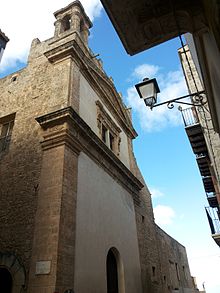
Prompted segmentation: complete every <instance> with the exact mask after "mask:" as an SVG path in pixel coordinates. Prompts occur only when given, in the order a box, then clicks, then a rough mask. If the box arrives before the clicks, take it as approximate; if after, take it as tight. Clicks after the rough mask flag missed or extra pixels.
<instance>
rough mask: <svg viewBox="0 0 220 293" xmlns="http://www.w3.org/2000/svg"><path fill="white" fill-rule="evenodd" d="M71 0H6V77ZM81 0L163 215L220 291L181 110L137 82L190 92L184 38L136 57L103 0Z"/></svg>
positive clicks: (166, 92)
mask: <svg viewBox="0 0 220 293" xmlns="http://www.w3.org/2000/svg"><path fill="white" fill-rule="evenodd" d="M69 2H70V1H64V0H63V1H60V0H56V1H52V0H48V1H47V3H45V1H44V2H43V0H39V1H38V2H37V3H36V2H34V1H33V0H29V1H28V0H23V1H22V3H21V2H20V3H19V4H17V3H14V1H11V0H8V1H7V3H4V4H3V5H2V4H1V11H0V20H1V22H0V27H1V29H2V30H3V31H4V32H5V33H6V34H7V35H8V37H9V38H10V42H9V43H8V46H7V48H6V52H5V55H4V59H3V60H2V64H1V68H0V77H1V76H5V75H7V74H8V73H11V72H13V71H16V70H18V69H19V68H21V67H23V66H24V65H25V62H26V57H27V52H28V48H29V46H30V42H31V40H32V39H33V38H35V37H39V38H40V40H44V39H46V38H49V37H51V36H52V35H53V22H54V18H53V12H54V11H56V10H57V9H59V8H61V7H63V6H65V5H66V4H69ZM82 3H83V4H84V6H85V9H86V11H87V13H88V14H89V15H90V17H91V19H92V20H93V28H92V29H91V35H90V38H89V44H90V47H91V49H92V50H93V52H94V53H95V54H97V53H99V54H100V58H101V59H102V60H103V63H104V69H105V71H106V73H107V74H108V75H109V76H112V77H113V79H114V83H115V86H116V88H117V90H118V91H119V92H122V95H123V99H124V102H125V104H126V105H128V106H131V107H132V108H133V123H134V126H135V129H136V130H137V132H138V133H139V136H138V138H137V139H136V140H135V141H134V150H135V154H136V157H137V161H138V164H139V166H140V169H141V171H142V173H143V175H144V177H145V180H146V183H147V185H148V186H149V188H150V190H151V193H152V197H153V205H154V211H155V218H156V222H157V223H158V224H159V225H160V226H161V227H162V228H163V229H164V230H165V231H166V232H168V233H169V234H170V235H171V236H173V237H174V238H175V239H177V240H178V241H179V242H181V243H182V244H183V245H185V246H186V248H187V252H188V257H189V262H190V268H191V273H192V275H193V276H196V277H197V280H198V285H199V287H200V288H201V285H202V283H203V282H205V287H206V290H207V292H208V293H219V292H220V280H219V276H218V270H219V264H220V252H219V248H218V246H217V245H216V244H215V242H214V240H212V238H211V235H210V229H209V226H208V222H207V219H206V215H205V211H204V206H206V205H207V201H206V198H205V197H206V196H205V192H204V189H203V185H202V180H201V176H200V174H199V171H198V168H197V165H196V161H195V156H194V155H193V153H192V150H191V146H190V144H189V141H188V139H187V136H186V133H185V130H184V126H183V124H182V121H181V115H180V112H178V110H168V109H167V108H166V106H165V107H161V108H160V109H159V108H158V109H154V110H153V111H150V110H148V109H146V107H145V106H144V103H143V101H141V100H140V99H139V97H138V96H137V93H136V91H135V89H134V84H136V83H137V82H139V81H141V80H142V79H143V77H157V79H158V83H159V86H160V88H161V95H160V100H163V99H170V98H172V97H174V96H180V95H183V94H185V93H186V87H185V83H184V79H183V76H182V73H181V66H180V62H179V58H178V54H177V49H178V48H179V47H180V42H179V41H178V39H174V40H171V41H169V42H167V43H164V44H162V45H160V46H157V47H154V48H152V49H149V50H147V51H145V52H142V53H139V54H137V55H135V56H132V57H131V56H129V55H128V54H127V53H126V51H125V49H124V48H123V46H122V44H121V42H120V40H119V38H118V36H117V34H116V32H115V30H114V28H113V26H112V24H111V22H110V21H109V19H108V17H107V15H106V13H105V12H104V10H103V9H102V8H101V4H100V2H99V1H97V0H87V1H86V0H85V1H82ZM12 4H13V6H15V5H20V6H18V7H17V9H18V10H19V11H20V13H19V18H18V16H17V14H18V13H17V12H16V11H17V9H16V7H14V8H15V9H14V11H15V12H12V11H11V10H10V6H11V5H12ZM25 5H26V6H25ZM7 11H10V15H7V13H6V12H7ZM33 11H34V12H33ZM38 12H39V13H38ZM13 13H14V14H13ZM27 15H28V17H27ZM39 15H41V19H40V22H39ZM22 16H23V18H22ZM27 22H28V26H27ZM17 58H18V59H17Z"/></svg>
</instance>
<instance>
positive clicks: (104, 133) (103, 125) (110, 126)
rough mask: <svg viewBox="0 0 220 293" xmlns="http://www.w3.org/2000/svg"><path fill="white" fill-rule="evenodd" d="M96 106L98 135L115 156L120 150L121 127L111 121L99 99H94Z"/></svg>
mask: <svg viewBox="0 0 220 293" xmlns="http://www.w3.org/2000/svg"><path fill="white" fill-rule="evenodd" d="M96 106H97V126H98V129H99V135H100V136H99V137H100V138H101V140H102V141H103V142H104V143H105V144H106V145H107V147H108V148H109V149H110V150H112V151H113V152H114V153H115V154H116V156H119V152H120V142H121V138H120V132H121V129H120V128H119V127H118V126H117V124H116V123H115V122H114V121H113V119H112V118H111V117H110V115H109V114H108V113H107V112H106V110H105V109H104V106H103V105H102V104H101V102H100V101H96Z"/></svg>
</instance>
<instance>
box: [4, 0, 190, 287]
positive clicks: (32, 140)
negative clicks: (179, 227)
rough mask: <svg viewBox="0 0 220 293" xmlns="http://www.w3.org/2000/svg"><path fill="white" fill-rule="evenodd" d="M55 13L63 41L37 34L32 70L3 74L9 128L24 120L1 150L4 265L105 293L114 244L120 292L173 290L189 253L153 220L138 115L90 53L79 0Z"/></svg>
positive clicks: (42, 282)
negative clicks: (167, 278)
mask: <svg viewBox="0 0 220 293" xmlns="http://www.w3.org/2000/svg"><path fill="white" fill-rule="evenodd" d="M75 6H76V7H75ZM74 7H75V8H76V9H75V8H74ZM76 12H77V13H76ZM71 13H73V14H71ZM55 16H56V18H57V22H56V23H55V35H54V37H53V38H51V39H49V40H46V41H44V42H40V41H39V40H38V39H35V40H34V41H33V42H32V47H31V50H30V54H29V59H28V60H29V61H28V65H27V67H26V68H24V69H22V70H20V71H19V72H16V73H13V74H11V75H9V76H7V77H5V78H3V79H1V80H0V96H1V99H0V127H1V128H2V125H3V122H4V121H5V120H6V118H7V117H15V118H14V126H13V129H12V135H11V138H10V142H9V145H8V147H7V148H6V149H4V150H2V151H1V152H0V195H1V199H0V233H1V235H0V236H1V237H0V252H1V254H0V256H1V257H0V266H1V265H3V266H6V267H7V269H8V270H9V271H10V266H11V262H14V263H15V265H14V266H12V267H13V273H14V275H16V274H17V276H20V277H19V278H18V277H17V279H19V280H21V279H22V276H25V278H24V279H25V281H24V283H25V284H24V287H23V290H24V291H27V292H30V293H35V292H36V293H52V292H64V291H65V290H67V289H74V290H76V288H77V292H78V293H84V292H88V290H90V292H91V293H93V292H94V293H99V292H100V293H103V292H106V286H107V285H106V257H107V254H108V251H109V250H111V249H113V251H114V252H115V253H116V252H117V253H116V255H117V260H118V263H120V264H121V265H120V270H121V277H120V280H119V283H120V284H119V285H120V288H125V290H126V292H127V293H133V292H135V290H136V291H137V292H140V293H141V292H143V293H145V292H146V293H147V292H152V293H153V292H161V293H162V292H163V293H164V292H169V288H168V286H166V285H165V284H163V276H162V274H163V273H164V270H169V264H168V259H171V261H174V262H175V263H179V265H182V264H181V261H182V259H184V260H185V259H186V254H185V250H184V249H182V246H181V245H180V244H178V243H177V242H176V241H175V240H173V239H171V238H169V236H167V235H165V234H163V232H162V231H161V230H160V229H159V228H157V226H156V225H155V223H154V217H153V209H152V203H151V197H150V193H149V191H148V189H147V187H146V184H145V183H144V180H143V178H142V175H141V173H140V171H139V169H138V167H137V164H136V161H135V158H134V154H133V151H132V139H134V138H135V137H136V136H137V133H136V132H135V130H134V128H133V126H132V123H131V120H130V115H129V113H128V111H127V110H126V109H125V107H124V105H123V102H122V100H121V97H120V95H119V94H118V93H117V91H116V89H115V87H114V85H113V83H112V81H111V79H110V78H109V77H107V75H106V74H105V72H104V71H103V69H102V66H101V65H100V62H99V61H98V60H96V59H95V58H93V57H94V56H93V54H92V53H91V52H90V50H89V49H88V45H87V35H88V27H89V26H90V22H89V20H88V18H87V17H86V16H85V14H84V11H83V8H82V7H81V4H80V3H79V1H74V2H73V3H72V4H70V5H69V6H68V7H66V8H64V9H61V10H59V11H58V12H56V13H55ZM70 16H71V19H72V21H70V19H69V17H70ZM79 16H80V17H79ZM64 18H65V19H64ZM64 20H65V23H62V22H63V21H64ZM67 20H68V21H70V22H69V23H68V22H66V21H67ZM79 21H82V23H81V24H83V25H81V26H79V25H78V24H79ZM64 24H65V26H63V25H64ZM68 25H70V26H71V25H74V27H75V29H72V27H71V29H70V30H69V29H66V30H65V28H66V27H68ZM80 27H81V28H82V31H80ZM85 105H88V106H89V111H88V109H87V108H86V106H85ZM97 105H99V109H102V112H103V113H104V114H105V115H104V116H105V117H108V120H109V121H110V122H111V123H109V127H110V128H111V127H112V128H114V129H113V130H114V131H113V132H114V134H115V135H116V136H117V144H118V146H119V145H120V147H118V148H117V153H114V149H113V150H111V149H110V148H109V147H108V146H107V145H106V144H105V143H104V142H103V141H102V137H101V125H100V123H101V122H100V121H98V119H99V118H100V117H98V116H99V111H97ZM10 114H13V115H11V116H8V115H10ZM88 115H89V118H87V116H88ZM6 116H7V117H6ZM99 120H100V119H99ZM1 128H0V129H1ZM119 142H120V144H119ZM163 239H165V240H163ZM163 241H165V242H166V245H164V246H163V245H162V243H163ZM162 247H163V248H164V252H163V256H161V253H160V251H161V248H162ZM173 248H175V249H174V251H173ZM84 249H85V250H84ZM8 254H9V256H8ZM15 256H16V257H15ZM40 264H42V266H43V264H44V265H45V266H43V267H42V266H41V267H40V268H39V266H40ZM123 264H124V277H122V275H123V272H122V271H123V270H122V268H123ZM153 267H154V272H153V273H152V270H153V269H152V268H153ZM162 267H163V272H162ZM15 268H18V271H16V272H15ZM21 268H22V269H23V271H22V269H21ZM186 270H187V272H188V274H189V271H188V267H187V266H186ZM10 272H11V271H10ZM24 272H25V274H24ZM97 272H99V273H97ZM22 274H23V275H22ZM152 274H153V275H152ZM141 278H142V282H141ZM19 284H21V283H19ZM186 285H188V288H191V287H190V284H189V283H187V284H186ZM15 292H17V291H15ZM15 292H14V291H13V293H15Z"/></svg>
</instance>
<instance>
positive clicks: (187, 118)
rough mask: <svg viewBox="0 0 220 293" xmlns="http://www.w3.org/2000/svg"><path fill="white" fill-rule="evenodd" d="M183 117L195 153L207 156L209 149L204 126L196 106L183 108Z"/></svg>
mask: <svg viewBox="0 0 220 293" xmlns="http://www.w3.org/2000/svg"><path fill="white" fill-rule="evenodd" d="M182 117H183V121H184V125H185V130H186V133H187V135H188V138H189V141H190V144H191V147H192V150H193V152H194V154H195V155H197V156H201V155H203V156H207V154H208V149H207V146H206V141H205V137H204V134H203V130H202V126H201V124H200V123H199V118H198V115H197V112H196V110H195V108H194V107H191V108H187V109H184V110H182Z"/></svg>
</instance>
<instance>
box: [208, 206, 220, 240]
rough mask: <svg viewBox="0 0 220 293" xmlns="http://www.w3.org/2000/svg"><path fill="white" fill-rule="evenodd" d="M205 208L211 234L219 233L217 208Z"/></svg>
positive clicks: (219, 225) (219, 223)
mask: <svg viewBox="0 0 220 293" xmlns="http://www.w3.org/2000/svg"><path fill="white" fill-rule="evenodd" d="M205 209H206V215H207V217H208V221H209V225H210V229H211V232H212V234H213V235H214V234H220V221H219V209H218V208H211V207H206V208H205Z"/></svg>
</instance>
